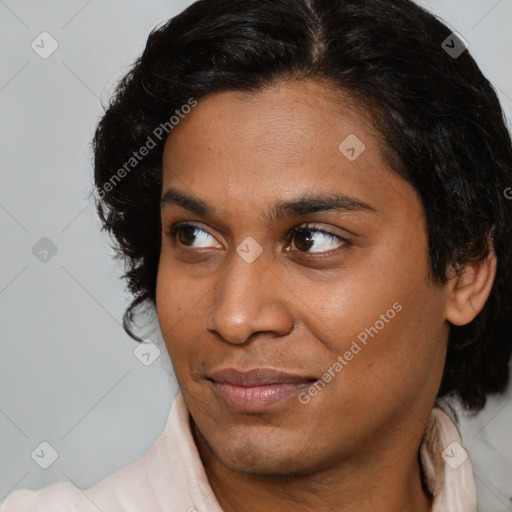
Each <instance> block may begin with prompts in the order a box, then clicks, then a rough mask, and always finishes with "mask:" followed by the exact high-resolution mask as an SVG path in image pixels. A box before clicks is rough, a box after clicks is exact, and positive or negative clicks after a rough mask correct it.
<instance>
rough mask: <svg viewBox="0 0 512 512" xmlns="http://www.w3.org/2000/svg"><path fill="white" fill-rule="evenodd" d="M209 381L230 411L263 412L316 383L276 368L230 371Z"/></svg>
mask: <svg viewBox="0 0 512 512" xmlns="http://www.w3.org/2000/svg"><path fill="white" fill-rule="evenodd" d="M207 380H208V381H209V382H210V384H211V386H212V388H213V390H214V393H215V395H216V396H217V398H219V399H220V400H221V401H222V402H223V403H224V405H226V406H227V407H229V408H230V409H234V410H237V411H243V412H261V411H264V410H266V409H268V408H271V407H275V406H276V405H278V404H280V403H282V402H283V401H285V400H287V399H289V398H291V397H293V396H296V395H298V394H299V393H300V392H301V391H302V390H304V389H305V388H307V387H309V386H310V385H311V384H312V383H314V382H315V381H316V380H317V379H316V378H314V377H309V376H304V375H299V374H295V373H289V372H285V371H280V370H276V369H273V368H255V369H251V370H244V371H242V370H237V369H234V368H228V369H225V370H220V371H216V372H213V373H212V374H211V375H210V376H208V377H207Z"/></svg>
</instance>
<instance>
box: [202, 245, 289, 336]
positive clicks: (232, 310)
mask: <svg viewBox="0 0 512 512" xmlns="http://www.w3.org/2000/svg"><path fill="white" fill-rule="evenodd" d="M213 293H214V298H213V302H212V304H211V306H210V309H209V311H208V313H207V315H206V318H205V327H206V329H207V330H208V331H212V332H216V333H217V334H218V335H219V336H220V337H221V338H222V339H223V340H224V341H226V342H228V343H232V344H238V345H239V344H243V343H245V342H247V340H249V338H250V337H251V336H252V335H253V334H255V333H267V334H272V335H275V336H284V335H286V334H289V333H290V332H291V331H292V330H293V327H294V319H293V314H292V312H291V311H290V309H289V307H288V302H287V300H286V297H287V296H289V294H290V291H289V289H288V288H287V286H286V284H285V283H284V282H283V281H282V280H281V279H280V278H279V277H278V276H277V275H276V274H275V273H274V272H272V270H271V269H270V267H269V266H268V265H267V264H266V260H265V258H264V255H263V254H262V255H260V256H259V257H258V258H257V259H256V260H255V261H253V262H252V263H247V262H246V261H244V260H243V259H242V258H241V257H240V256H239V255H238V254H236V253H235V254H233V256H232V257H231V261H230V268H229V269H227V272H226V274H224V277H223V278H222V279H221V280H220V281H219V282H218V283H217V285H216V286H215V287H214V290H213Z"/></svg>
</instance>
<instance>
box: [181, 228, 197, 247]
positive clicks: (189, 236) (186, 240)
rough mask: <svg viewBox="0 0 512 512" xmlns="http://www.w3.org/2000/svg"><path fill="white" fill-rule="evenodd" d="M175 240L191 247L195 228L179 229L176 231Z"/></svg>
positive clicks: (194, 237) (194, 236)
mask: <svg viewBox="0 0 512 512" xmlns="http://www.w3.org/2000/svg"><path fill="white" fill-rule="evenodd" d="M176 231H177V233H176V235H177V236H176V238H177V239H178V241H179V242H180V243H181V244H183V245H187V246H188V245H193V243H194V242H195V239H196V228H194V227H192V226H189V227H181V228H179V229H177V230H176Z"/></svg>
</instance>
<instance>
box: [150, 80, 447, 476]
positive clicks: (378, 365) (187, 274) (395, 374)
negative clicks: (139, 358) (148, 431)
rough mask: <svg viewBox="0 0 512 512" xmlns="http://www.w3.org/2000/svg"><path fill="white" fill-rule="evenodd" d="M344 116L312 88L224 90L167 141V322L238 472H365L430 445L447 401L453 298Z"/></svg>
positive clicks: (229, 463) (367, 137)
mask: <svg viewBox="0 0 512 512" xmlns="http://www.w3.org/2000/svg"><path fill="white" fill-rule="evenodd" d="M349 104H350V102H349V101H348V97H346V96H344V93H342V92H341V91H339V90H338V91H335V90H332V89H330V88H329V87H328V86H326V85H323V84H319V83H316V82H312V81H311V82H309V81H303V82H293V83H290V82H288V83H282V84H279V85H277V86H273V87H269V88H266V89H263V90H261V91H259V92H257V93H254V94H247V93H240V92H225V93H218V94H213V95H210V96H208V97H206V98H204V99H203V100H201V101H200V102H199V104H198V106H197V107H195V108H194V109H193V111H192V112H191V113H190V114H189V115H188V116H187V117H186V118H185V119H184V120H182V121H181V122H180V124H179V125H178V126H177V127H175V128H174V130H173V131H172V133H171V135H170V137H169V138H168V140H167V143H166V147H165V153H164V159H163V197H165V200H164V201H163V203H162V250H161V257H160V264H159V269H158V281H157V314H158V319H159V323H160V327H161V331H162V334H163V337H164V340H165V343H166V346H167V348H168V351H169V354H170V357H171V360H172V362H173V366H174V369H175V372H176V377H177V379H178V382H179V385H180V388H181V391H182V393H183V396H184V399H185V402H186V404H187V406H188V408H189V411H190V413H191V416H192V419H193V424H194V429H195V432H196V435H199V436H200V437H201V439H202V440H203V441H204V442H205V443H206V444H207V445H208V447H209V449H211V451H212V452H213V453H214V454H215V456H216V457H217V458H218V460H220V461H221V462H222V463H223V464H224V465H225V466H226V467H229V468H231V469H235V470H239V471H243V472H249V473H254V474H276V475H277V474H285V473H287V474H289V473H304V472H308V471H313V470H315V469H321V468H326V467H328V466H330V465H333V464H336V462H337V461H340V460H348V459H350V458H353V459H354V460H363V459H364V455H365V454H367V455H368V456H370V454H371V453H374V452H375V450H376V448H378V445H379V443H381V444H382V445H383V446H386V449H387V448H388V447H389V443H390V441H391V440H392V438H393V436H395V435H397V433H399V434H400V436H401V442H402V443H403V442H406V441H404V439H407V437H408V436H409V437H410V438H411V439H416V438H418V439H419V437H418V436H421V433H422V431H423V426H424V422H425V420H426V419H427V418H428V415H429V413H430V410H431V407H432V405H433V402H434V400H435V397H436V395H437V390H438V387H439V383H440V379H441V376H442V371H443V365H444V358H445V350H446V340H447V335H448V327H447V324H446V321H445V318H444V307H445V303H446V296H445V295H446V293H445V291H444V289H443V288H441V287H437V286H435V285H434V284H432V283H431V282H430V281H429V279H428V275H429V267H428V246H427V238H426V227H425V219H424V215H423V211H422V207H421V204H420V201H419V198H418V196H417V194H416V193H415V191H414V189H413V188H412V187H411V186H410V185H409V184H408V183H406V182H405V181H404V180H403V179H401V178H400V177H398V176H397V175H396V174H394V173H392V172H391V170H390V169H389V168H388V167H386V164H385V163H384V160H383V158H382V155H381V152H380V150H379V146H378V141H377V139H376V138H375V135H374V133H373V131H372V129H371V127H370V126H368V125H367V124H366V123H365V121H364V118H363V117H362V116H360V115H358V113H357V111H356V110H351V109H350V108H349V107H348V105H349ZM356 137H357V138H356ZM363 145H364V146H363Z"/></svg>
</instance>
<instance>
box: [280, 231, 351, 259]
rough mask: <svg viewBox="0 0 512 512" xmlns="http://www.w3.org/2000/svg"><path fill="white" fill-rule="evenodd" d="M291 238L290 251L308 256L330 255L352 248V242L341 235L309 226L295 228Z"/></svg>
mask: <svg viewBox="0 0 512 512" xmlns="http://www.w3.org/2000/svg"><path fill="white" fill-rule="evenodd" d="M290 238H291V241H292V247H291V249H290V250H292V251H299V252H304V253H307V254H322V253H329V252H333V251H336V250H338V249H341V248H342V247H343V246H347V247H348V246H350V241H349V240H347V239H345V238H343V237H341V236H339V235H335V234H334V233H329V232H328V231H324V230H323V229H313V228H312V227H308V226H304V227H301V226H299V227H296V228H294V229H293V230H292V231H291V237H290ZM311 249H313V250H311Z"/></svg>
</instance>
